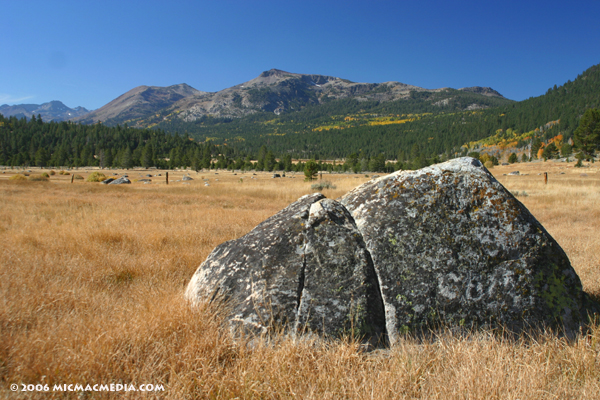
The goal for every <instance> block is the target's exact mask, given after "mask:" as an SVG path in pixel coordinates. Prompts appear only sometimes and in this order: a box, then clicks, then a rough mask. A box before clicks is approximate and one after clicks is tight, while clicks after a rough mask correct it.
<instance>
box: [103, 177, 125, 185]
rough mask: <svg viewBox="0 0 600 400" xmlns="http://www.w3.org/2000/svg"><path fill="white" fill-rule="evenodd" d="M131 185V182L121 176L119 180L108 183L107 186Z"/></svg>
mask: <svg viewBox="0 0 600 400" xmlns="http://www.w3.org/2000/svg"><path fill="white" fill-rule="evenodd" d="M128 183H131V181H130V180H129V179H128V178H127V177H126V176H122V177H120V178H119V179H115V180H113V181H112V182H109V183H108V184H109V185H122V184H128Z"/></svg>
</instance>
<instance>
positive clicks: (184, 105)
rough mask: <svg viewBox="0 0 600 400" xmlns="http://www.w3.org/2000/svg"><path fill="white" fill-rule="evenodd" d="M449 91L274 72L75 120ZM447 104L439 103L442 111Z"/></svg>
mask: <svg viewBox="0 0 600 400" xmlns="http://www.w3.org/2000/svg"><path fill="white" fill-rule="evenodd" d="M447 89H448V88H442V89H434V90H428V89H423V88H420V87H417V86H413V85H407V84H404V83H400V82H383V83H356V82H351V81H349V80H347V79H342V78H337V77H332V76H326V75H314V74H312V75H311V74H296V73H290V72H285V71H281V70H278V69H271V70H269V71H265V72H263V73H261V74H260V75H259V76H258V77H256V78H254V79H252V80H250V81H248V82H244V83H241V84H238V85H235V86H233V87H230V88H227V89H224V90H221V91H218V92H203V91H200V90H196V89H194V88H192V87H191V86H189V85H187V84H185V83H183V84H179V85H174V86H168V87H157V86H139V87H136V88H134V89H132V90H130V91H129V92H127V93H125V94H123V95H121V96H119V97H118V98H116V99H115V100H113V101H111V102H110V103H108V104H106V105H105V106H103V107H101V108H99V109H97V110H95V111H92V112H90V113H88V114H86V115H82V116H80V117H78V118H74V119H75V120H76V121H79V122H82V123H94V122H98V121H101V122H103V123H105V124H108V125H116V124H123V123H127V124H128V125H130V126H137V127H149V126H155V125H157V124H160V123H162V122H164V121H170V120H175V119H177V120H181V121H183V122H194V121H196V120H198V119H200V118H202V117H207V116H208V117H217V118H243V117H246V116H249V115H252V114H256V113H263V112H267V113H273V114H275V115H281V114H283V113H289V112H294V111H299V110H301V109H303V108H304V107H306V106H312V105H320V104H325V103H327V102H331V101H334V100H340V99H355V100H357V101H377V102H390V101H396V100H400V99H406V98H408V97H409V96H410V94H411V93H440V92H444V91H446V90H447ZM459 91H463V92H469V93H473V94H476V95H478V96H480V100H481V101H477V100H476V101H474V102H473V103H471V104H466V105H465V109H469V108H470V109H479V108H486V107H487V105H486V104H485V101H484V100H485V99H486V98H489V97H494V98H498V99H504V97H503V96H502V95H501V94H500V93H498V92H497V91H495V90H493V89H491V88H484V87H471V88H462V89H459ZM444 100H445V99H441V100H438V101H441V102H440V103H439V105H440V106H442V105H444Z"/></svg>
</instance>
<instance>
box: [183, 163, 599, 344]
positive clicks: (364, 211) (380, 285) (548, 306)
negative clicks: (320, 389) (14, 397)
mask: <svg viewBox="0 0 600 400" xmlns="http://www.w3.org/2000/svg"><path fill="white" fill-rule="evenodd" d="M186 297H187V298H188V299H190V300H192V301H194V302H196V301H214V300H215V299H220V300H225V301H226V303H227V304H228V308H226V309H227V310H229V311H228V312H229V313H230V315H229V318H228V319H229V321H230V322H231V324H232V327H234V328H241V329H242V330H244V331H253V332H268V331H273V330H277V329H278V328H284V329H286V330H288V331H291V332H292V333H293V334H298V333H300V332H307V331H310V332H316V333H319V334H324V335H326V336H339V335H344V334H349V333H351V332H354V333H355V334H358V335H361V336H364V337H365V338H366V339H367V340H369V341H371V342H372V343H373V342H380V343H381V342H383V341H384V340H382V337H383V336H384V335H385V334H387V337H388V338H389V341H390V342H392V343H394V342H396V341H397V340H398V339H399V337H400V336H401V334H402V333H407V332H413V333H421V332H427V331H428V330H429V329H432V328H436V327H438V326H442V327H446V326H457V327H465V328H495V327H503V328H507V329H508V330H510V331H512V332H522V331H527V330H533V329H538V328H544V327H551V328H555V329H558V330H561V332H563V333H565V334H567V335H569V336H572V335H574V334H575V333H576V332H577V331H578V330H579V328H580V327H581V326H582V325H583V324H585V323H586V322H587V316H588V313H590V312H598V306H597V304H596V303H594V302H593V301H591V300H590V298H589V296H587V295H586V294H585V293H584V292H583V290H582V286H581V282H580V280H579V278H578V277H577V275H576V273H575V271H574V270H573V268H572V267H571V265H570V263H569V260H568V258H567V256H566V254H565V253H564V251H563V250H562V249H561V248H560V246H559V245H558V244H557V243H556V242H555V241H554V239H553V238H552V237H551V236H550V235H549V234H548V233H547V232H546V230H545V229H544V228H543V227H542V226H541V224H540V223H539V222H538V221H537V220H536V219H535V218H534V217H533V216H532V215H531V214H530V213H529V211H528V210H527V209H526V208H525V207H524V206H523V205H522V204H521V203H520V202H519V201H518V200H516V199H515V198H514V197H513V196H512V195H511V194H510V192H508V191H507V190H506V189H505V188H504V187H503V186H502V185H501V184H500V183H499V182H497V181H496V179H494V177H493V176H492V175H491V174H490V173H489V172H488V171H487V169H485V168H484V167H483V166H482V165H481V163H480V162H479V161H477V160H475V159H472V158H460V159H455V160H452V161H448V162H446V163H442V164H438V165H433V166H431V167H427V168H424V169H421V170H418V171H400V172H396V173H394V174H391V175H387V176H384V177H381V178H377V179H374V180H371V181H369V182H367V183H366V184H364V185H362V186H360V187H358V188H356V189H354V190H352V191H351V192H349V193H348V194H346V195H345V196H344V197H342V198H341V199H340V200H339V201H335V200H331V199H326V198H325V197H324V196H323V195H321V194H320V193H316V194H312V195H307V196H304V197H302V198H300V199H299V200H298V201H296V202H295V203H293V204H291V205H290V206H288V207H287V208H285V209H284V210H282V211H280V212H279V213H278V214H276V215H274V216H273V217H271V218H269V219H267V220H265V221H264V222H262V223H261V224H259V225H258V226H257V227H256V228H255V229H254V230H252V231H251V232H250V233H248V234H247V235H245V236H243V237H241V238H239V239H236V240H232V241H229V242H226V243H223V244H221V245H219V246H217V247H216V248H215V250H214V251H213V252H212V253H211V254H210V255H209V256H208V258H207V259H206V261H205V262H204V263H202V265H200V267H199V268H198V270H197V271H196V273H195V274H194V276H193V277H192V280H191V281H190V283H189V285H188V288H187V290H186Z"/></svg>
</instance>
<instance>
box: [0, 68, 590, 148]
mask: <svg viewBox="0 0 600 400" xmlns="http://www.w3.org/2000/svg"><path fill="white" fill-rule="evenodd" d="M598 107H600V65H595V66H592V67H590V68H589V69H588V70H586V71H584V72H583V73H582V74H580V75H579V76H578V77H577V79H575V80H574V81H570V80H569V81H568V82H566V83H564V84H563V85H561V86H557V85H554V87H552V88H550V89H549V90H548V92H547V93H545V94H544V95H541V96H538V97H531V98H529V99H527V100H524V101H520V102H516V101H512V100H509V99H506V98H504V97H503V96H502V95H501V94H500V93H498V92H497V91H495V90H493V89H491V88H486V87H470V88H461V89H452V88H440V89H432V90H430V89H424V88H420V87H417V86H413V85H408V84H404V83H400V82H383V83H356V82H351V81H349V80H346V79H341V78H337V77H332V76H326V75H314V74H313V75H311V74H295V73H289V72H285V71H281V70H277V69H272V70H269V71H265V72H263V73H261V74H260V75H259V76H258V77H256V78H254V79H252V80H250V81H248V82H244V83H241V84H238V85H235V86H233V87H230V88H227V89H224V90H221V91H218V92H203V91H199V90H196V89H194V88H192V87H191V86H189V85H187V84H179V85H173V86H168V87H158V86H140V87H137V88H134V89H132V90H130V91H129V92H127V93H125V94H123V95H121V96H119V97H118V98H116V99H115V100H113V101H111V102H110V103H108V104H106V105H105V106H103V107H101V108H99V109H97V110H95V111H91V112H86V111H87V110H85V109H83V108H81V107H78V108H76V109H69V108H68V107H66V106H64V105H63V104H62V103H60V102H50V103H46V104H44V105H41V106H37V105H21V106H6V105H5V106H2V107H1V108H0V113H2V114H4V115H21V116H30V115H31V114H38V113H39V114H40V115H41V116H42V118H43V119H44V120H45V121H47V120H51V119H54V120H59V119H60V118H65V117H64V116H62V115H65V113H66V115H67V116H68V117H70V118H72V120H73V121H77V122H81V123H84V124H89V123H96V122H98V121H101V122H102V123H103V125H105V126H116V125H124V124H127V126H129V127H135V128H153V129H158V130H161V131H163V132H167V133H179V134H183V135H185V136H187V137H190V138H192V139H194V140H196V141H198V142H208V141H210V142H211V143H212V145H217V146H231V148H235V149H237V150H236V151H239V152H242V153H245V154H256V153H257V152H258V150H259V149H261V147H262V146H265V145H266V146H267V147H268V148H269V150H271V151H273V152H274V153H275V154H280V155H283V154H290V155H292V156H293V157H296V158H309V157H321V158H323V157H327V158H332V157H333V158H343V157H346V156H348V155H349V154H352V153H356V154H363V153H364V154H365V155H367V156H376V155H380V154H382V153H383V154H385V155H386V156H387V157H388V158H392V159H393V158H396V157H398V158H401V157H405V156H406V154H408V153H410V154H411V155H410V158H415V157H416V156H417V155H418V154H421V155H423V154H424V155H426V156H427V157H434V156H435V155H439V154H442V153H445V154H446V156H451V155H456V154H458V153H462V152H463V151H464V148H465V146H466V147H468V148H471V147H472V146H473V143H476V142H478V141H480V140H482V139H484V138H488V137H496V138H497V139H498V140H502V141H506V142H507V143H508V142H510V143H513V142H514V144H515V145H516V146H517V147H518V148H522V147H523V146H526V145H527V143H529V142H530V141H531V138H532V137H534V136H535V137H539V138H540V139H542V140H550V139H552V138H553V137H555V136H558V135H559V134H560V135H562V137H563V139H564V140H565V141H567V140H568V139H569V138H571V137H572V135H573V132H574V130H575V129H576V127H577V126H578V124H579V118H580V117H581V115H583V113H584V112H585V111H586V110H587V109H589V108H598ZM50 109H51V110H57V111H61V110H62V111H63V114H61V115H52V114H48V113H47V112H48V111H47V110H50ZM74 112H80V114H79V116H75V117H74V115H73V114H74ZM19 113H20V114H19ZM73 117H74V118H73ZM548 126H551V127H552V128H551V129H548V128H547V127H548ZM525 133H527V135H524V134H525ZM400 153H404V154H400Z"/></svg>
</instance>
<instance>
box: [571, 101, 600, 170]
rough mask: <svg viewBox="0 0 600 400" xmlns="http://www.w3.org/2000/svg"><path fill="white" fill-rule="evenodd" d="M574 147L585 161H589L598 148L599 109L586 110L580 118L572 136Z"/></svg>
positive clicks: (599, 138) (599, 130)
mask: <svg viewBox="0 0 600 400" xmlns="http://www.w3.org/2000/svg"><path fill="white" fill-rule="evenodd" d="M573 140H574V141H575V147H577V149H579V151H581V153H582V154H583V156H584V157H585V159H588V160H589V159H591V158H592V157H593V156H594V153H595V152H596V149H597V148H598V147H600V109H588V110H586V112H585V113H584V114H583V116H582V117H581V120H580V121H579V126H578V127H577V129H575V132H574V134H573Z"/></svg>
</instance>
